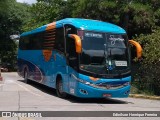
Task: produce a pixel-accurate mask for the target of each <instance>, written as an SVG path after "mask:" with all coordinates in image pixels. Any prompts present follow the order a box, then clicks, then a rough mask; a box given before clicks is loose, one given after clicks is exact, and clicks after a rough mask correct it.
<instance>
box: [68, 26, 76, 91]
mask: <svg viewBox="0 0 160 120" xmlns="http://www.w3.org/2000/svg"><path fill="white" fill-rule="evenodd" d="M65 33H66V58H67V66H68V87H69V93H71V94H74V93H75V89H76V88H75V87H76V81H75V79H74V77H73V76H76V74H77V71H78V54H77V53H76V48H75V40H74V39H73V38H70V37H68V34H76V30H75V28H74V27H73V26H71V25H66V26H65Z"/></svg>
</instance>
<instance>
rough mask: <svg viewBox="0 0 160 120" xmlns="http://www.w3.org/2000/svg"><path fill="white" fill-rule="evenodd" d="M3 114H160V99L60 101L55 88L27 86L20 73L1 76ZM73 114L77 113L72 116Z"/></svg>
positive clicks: (79, 119)
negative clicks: (25, 112)
mask: <svg viewBox="0 0 160 120" xmlns="http://www.w3.org/2000/svg"><path fill="white" fill-rule="evenodd" d="M2 77H3V79H4V81H3V82H0V111H106V112H107V111H160V101H159V100H148V99H140V98H119V99H118V98H116V99H80V98H76V97H73V96H69V97H68V98H67V99H61V98H58V97H57V95H56V92H55V90H54V89H51V88H48V87H46V86H43V85H40V84H37V83H35V82H30V83H29V84H26V83H24V81H23V78H21V77H19V76H18V75H17V73H2ZM73 114H74V113H73ZM42 119H43V120H52V119H60V120H61V119H63V120H72V119H74V120H75V119H76V120H82V119H83V120H91V119H95V120H97V119H98V120H106V117H83V116H82V117H54V118H51V117H45V118H21V117H15V118H0V120H42ZM108 119H109V120H112V119H113V120H114V119H115V120H119V119H126V120H132V119H136V120H137V119H140V120H143V119H145V120H147V119H148V120H151V119H152V120H159V118H158V117H152V118H151V117H136V118H134V117H109V118H108Z"/></svg>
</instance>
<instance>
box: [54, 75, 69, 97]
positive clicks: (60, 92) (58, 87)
mask: <svg viewBox="0 0 160 120" xmlns="http://www.w3.org/2000/svg"><path fill="white" fill-rule="evenodd" d="M62 87H63V83H62V79H61V78H59V79H57V82H56V93H57V96H58V97H60V98H66V97H67V93H65V92H63V88H62Z"/></svg>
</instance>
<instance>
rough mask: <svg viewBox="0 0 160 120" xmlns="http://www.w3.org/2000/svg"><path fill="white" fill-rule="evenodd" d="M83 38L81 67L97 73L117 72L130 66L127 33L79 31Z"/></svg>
mask: <svg viewBox="0 0 160 120" xmlns="http://www.w3.org/2000/svg"><path fill="white" fill-rule="evenodd" d="M78 35H79V36H80V37H81V39H82V54H81V55H80V69H81V70H84V71H88V72H91V73H95V74H112V73H113V74H115V73H117V72H118V71H123V70H126V69H128V68H129V52H128V47H127V36H126V35H125V34H111V33H100V32H90V31H82V30H80V31H78Z"/></svg>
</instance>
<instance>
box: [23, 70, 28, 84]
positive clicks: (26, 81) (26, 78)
mask: <svg viewBox="0 0 160 120" xmlns="http://www.w3.org/2000/svg"><path fill="white" fill-rule="evenodd" d="M24 82H25V83H28V71H27V70H24Z"/></svg>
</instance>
